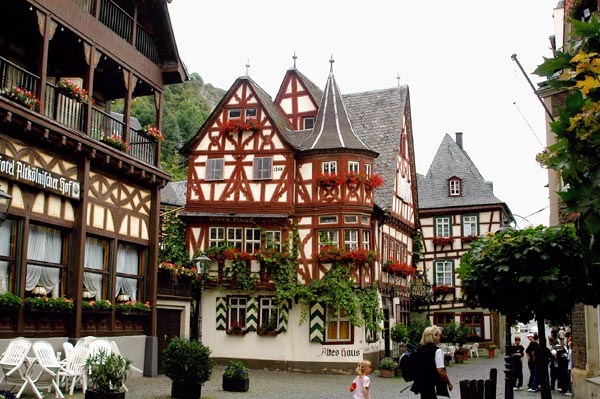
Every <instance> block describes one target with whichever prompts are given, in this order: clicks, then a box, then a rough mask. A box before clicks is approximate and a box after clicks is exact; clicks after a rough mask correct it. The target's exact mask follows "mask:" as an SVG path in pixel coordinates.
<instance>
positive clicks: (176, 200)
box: [160, 180, 187, 207]
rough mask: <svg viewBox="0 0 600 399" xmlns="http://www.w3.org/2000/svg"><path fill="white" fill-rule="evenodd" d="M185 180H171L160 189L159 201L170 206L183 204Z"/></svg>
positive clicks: (185, 190) (185, 192)
mask: <svg viewBox="0 0 600 399" xmlns="http://www.w3.org/2000/svg"><path fill="white" fill-rule="evenodd" d="M186 196H187V180H183V181H172V182H169V183H167V185H166V186H165V187H164V188H162V189H161V190H160V203H161V204H163V205H170V206H177V207H180V206H185V198H186Z"/></svg>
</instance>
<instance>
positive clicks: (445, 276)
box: [413, 133, 513, 344]
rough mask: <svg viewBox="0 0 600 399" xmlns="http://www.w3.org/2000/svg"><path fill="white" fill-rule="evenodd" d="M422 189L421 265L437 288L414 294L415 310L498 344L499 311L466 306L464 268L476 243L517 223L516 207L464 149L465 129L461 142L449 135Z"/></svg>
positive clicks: (435, 321)
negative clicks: (465, 256) (497, 192)
mask: <svg viewBox="0 0 600 399" xmlns="http://www.w3.org/2000/svg"><path fill="white" fill-rule="evenodd" d="M418 187H419V199H420V201H419V222H420V225H421V231H422V235H423V236H422V239H423V259H422V261H421V262H420V263H419V265H418V269H419V272H420V273H421V275H422V277H424V280H425V281H426V283H425V285H426V286H430V288H431V291H430V292H429V293H428V294H429V295H426V296H422V297H421V298H418V297H415V298H413V299H414V301H413V302H415V304H417V305H418V306H417V307H416V308H415V309H414V310H415V311H420V312H427V317H428V318H429V319H430V320H431V322H432V323H433V324H436V325H438V326H440V327H442V328H443V327H444V326H445V325H447V324H449V323H451V322H456V323H457V324H461V323H462V324H465V325H467V326H469V327H470V328H471V334H470V337H469V341H471V342H488V343H489V342H495V343H496V344H498V343H499V340H500V338H501V337H500V334H499V330H498V328H499V320H498V314H497V313H494V312H490V311H489V310H486V309H471V308H469V307H466V306H465V304H464V302H463V301H462V288H461V284H460V278H459V277H458V268H459V267H460V259H461V257H462V255H463V254H464V253H465V252H466V251H467V249H468V248H469V247H470V244H469V243H470V242H471V241H473V240H474V239H476V238H477V237H479V236H483V235H485V234H487V233H489V232H494V231H497V230H499V229H501V228H502V227H503V226H506V225H508V224H509V223H511V222H512V221H513V216H512V213H511V211H510V209H509V208H508V206H507V205H506V204H505V203H504V202H502V201H500V200H499V199H498V198H497V197H496V196H495V195H494V191H493V185H492V182H490V181H486V180H484V178H483V177H482V176H481V174H480V173H479V171H478V170H477V167H476V166H475V164H474V163H473V161H472V160H471V158H470V157H469V155H468V154H467V152H466V151H465V150H464V148H463V134H462V133H456V141H454V140H453V139H452V138H451V137H450V135H448V134H446V135H445V136H444V138H443V140H442V143H441V144H440V146H439V148H438V150H437V153H436V155H435V157H434V159H433V161H432V163H431V165H430V167H429V170H428V172H427V174H426V175H425V176H423V175H419V183H418ZM420 299H423V300H422V301H419V300H420Z"/></svg>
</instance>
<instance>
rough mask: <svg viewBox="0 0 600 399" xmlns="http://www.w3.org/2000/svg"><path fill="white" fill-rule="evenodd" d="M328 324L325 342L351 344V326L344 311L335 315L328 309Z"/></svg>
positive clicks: (341, 310)
mask: <svg viewBox="0 0 600 399" xmlns="http://www.w3.org/2000/svg"><path fill="white" fill-rule="evenodd" d="M326 323H327V328H326V335H325V341H327V342H344V341H346V342H349V341H350V340H351V338H352V336H351V329H350V327H351V324H350V320H348V318H347V317H346V316H345V314H344V309H340V310H339V312H337V313H335V312H334V311H333V309H332V308H329V307H328V309H327V320H326Z"/></svg>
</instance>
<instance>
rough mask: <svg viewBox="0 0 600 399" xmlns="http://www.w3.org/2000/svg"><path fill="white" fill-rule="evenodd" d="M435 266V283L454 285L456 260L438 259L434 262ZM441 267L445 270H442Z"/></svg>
mask: <svg viewBox="0 0 600 399" xmlns="http://www.w3.org/2000/svg"><path fill="white" fill-rule="evenodd" d="M433 267H434V269H433V273H434V276H433V277H434V282H435V285H447V286H449V287H453V286H454V284H455V282H454V261H452V260H450V259H436V260H435V261H434V262H433ZM440 268H442V269H443V270H440ZM448 269H449V270H448ZM440 277H442V278H440ZM448 279H449V282H448Z"/></svg>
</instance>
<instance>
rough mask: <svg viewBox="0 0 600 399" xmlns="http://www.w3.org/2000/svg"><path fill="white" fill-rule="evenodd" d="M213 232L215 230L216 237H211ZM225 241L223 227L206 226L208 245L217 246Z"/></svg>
mask: <svg viewBox="0 0 600 399" xmlns="http://www.w3.org/2000/svg"><path fill="white" fill-rule="evenodd" d="M213 232H216V234H215V235H216V237H215V238H213ZM225 242H226V234H225V227H222V226H211V227H209V228H208V246H209V247H218V246H219V245H221V244H223V243H225Z"/></svg>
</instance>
